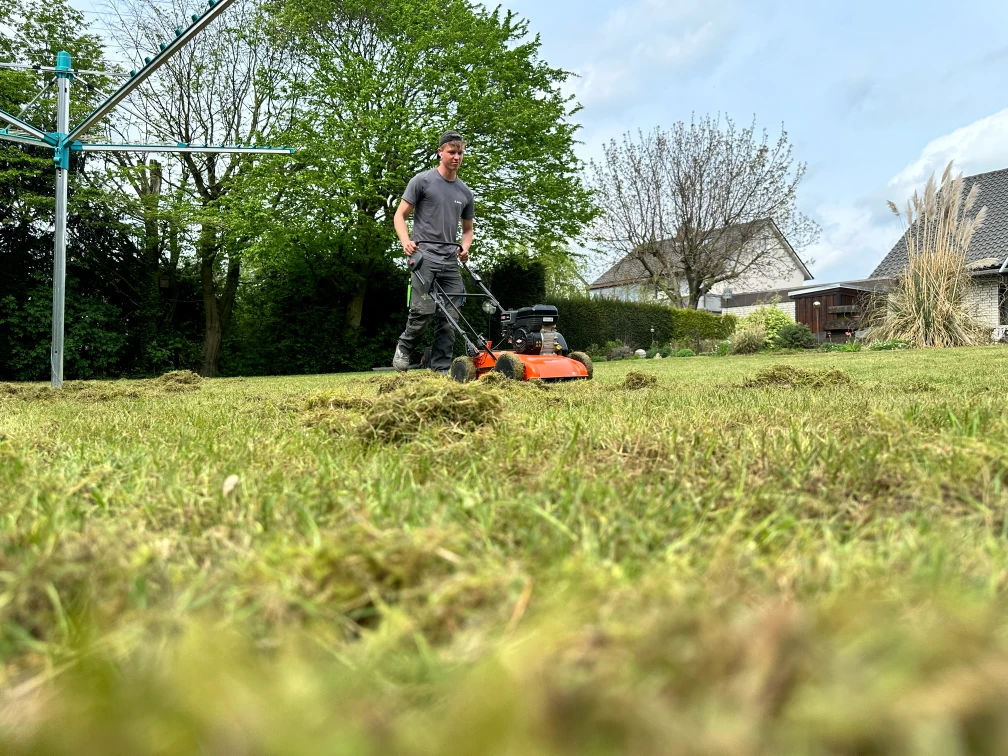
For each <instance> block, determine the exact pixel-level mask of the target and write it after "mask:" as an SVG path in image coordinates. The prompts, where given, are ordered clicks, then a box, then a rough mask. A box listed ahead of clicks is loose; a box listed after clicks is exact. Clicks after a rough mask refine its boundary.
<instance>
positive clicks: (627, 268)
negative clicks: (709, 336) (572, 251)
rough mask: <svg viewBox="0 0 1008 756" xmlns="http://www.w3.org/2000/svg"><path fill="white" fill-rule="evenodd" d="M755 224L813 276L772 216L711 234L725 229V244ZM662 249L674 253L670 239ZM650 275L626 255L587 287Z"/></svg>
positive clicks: (641, 279)
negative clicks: (767, 229)
mask: <svg viewBox="0 0 1008 756" xmlns="http://www.w3.org/2000/svg"><path fill="white" fill-rule="evenodd" d="M757 224H760V225H762V224H768V225H769V227H770V229H771V231H773V233H774V235H775V236H776V237H777V238H778V239H779V240H780V241H781V243H782V244H783V246H784V249H785V250H786V251H787V253H788V255H789V256H790V257H791V258H792V259H793V260H794V262H795V263H797V265H798V268H799V270H801V272H802V276H803V277H804V279H805V280H806V281H808V280H810V279H811V278H812V277H813V276H812V274H811V273H810V272H809V269H808V268H807V267H806V266H805V263H804V262H802V259H801V258H800V257H798V254H797V253H796V252H795V251H794V248H793V247H792V246H791V243H790V242H789V241H788V240H787V239H786V238H785V237H784V234H783V233H781V230H780V229H779V228H778V227H777V224H776V223H774V221H773V219H772V218H764V219H763V220H757V221H751V222H749V223H744V224H737V225H735V226H730V227H727V228H726V229H722V228H719V229H715V230H714V231H712V232H711V234H712V235H713V234H717V233H719V232H721V231H727V232H728V233H724V234H720V235H719V241H720V242H721V243H722V244H727V238H726V237H728V236H729V235H730V234H731V233H732V232H736V233H741V232H742V229H743V228H747V227H750V226H754V225H757ZM661 246H662V250H663V251H666V250H667V253H668V254H669V255H670V257H671V255H672V254H675V249H674V242H673V240H671V239H666V240H665V241H663V242H662V243H661ZM650 278H651V275H650V274H649V273H648V272H647V269H646V268H645V267H644V265H643V263H641V261H640V260H639V259H637V258H635V257H631V256H630V255H627V256H626V257H624V258H622V259H621V260H619V261H618V262H617V263H616V264H615V265H613V266H612V267H611V268H609V270H607V271H606V272H605V273H603V274H602V275H601V276H599V277H598V278H596V279H595V281H593V282H592V284H591V285H590V286H589V287H588V288H589V289H606V288H609V287H611V286H627V285H630V284H639V283H643V282H645V281H648V280H650Z"/></svg>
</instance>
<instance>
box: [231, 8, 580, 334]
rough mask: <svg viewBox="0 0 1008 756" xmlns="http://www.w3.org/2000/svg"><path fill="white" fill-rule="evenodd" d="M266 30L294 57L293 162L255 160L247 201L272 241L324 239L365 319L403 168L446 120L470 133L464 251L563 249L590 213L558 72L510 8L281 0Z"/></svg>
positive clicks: (422, 156)
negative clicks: (470, 206)
mask: <svg viewBox="0 0 1008 756" xmlns="http://www.w3.org/2000/svg"><path fill="white" fill-rule="evenodd" d="M276 8H277V12H278V17H279V18H280V19H281V21H280V22H279V23H278V24H277V26H276V29H275V31H274V33H275V34H278V35H289V36H286V37H285V39H286V44H287V46H288V47H289V49H290V50H291V53H292V55H293V56H295V57H296V59H297V60H298V61H299V62H300V65H299V66H298V72H299V75H298V77H297V78H296V79H291V81H290V82H289V84H288V87H289V89H290V90H291V91H292V92H293V93H294V94H295V95H296V99H297V100H298V102H300V103H301V107H300V109H299V111H298V117H297V118H296V120H295V123H294V125H293V127H292V129H291V130H290V132H289V134H288V135H287V136H286V140H287V141H288V142H291V143H292V144H293V145H294V146H296V147H298V149H299V152H298V153H297V155H296V159H295V161H293V163H291V164H290V165H289V166H287V167H285V168H281V169H280V170H273V169H272V166H266V165H265V164H261V165H260V169H259V172H258V175H256V177H255V180H254V181H252V182H251V186H250V190H249V191H245V192H243V193H242V195H241V196H242V197H244V198H246V200H247V201H248V202H249V203H250V204H249V205H248V206H246V208H244V210H243V211H242V212H241V213H238V214H237V215H239V216H240V217H242V218H244V219H245V220H246V222H247V223H248V224H249V226H250V229H251V230H250V236H251V235H252V234H254V233H256V231H257V230H261V229H264V228H266V229H268V230H269V231H268V233H266V234H261V235H260V236H259V238H260V241H261V246H262V247H263V248H265V249H267V250H275V249H277V248H278V247H283V246H292V247H293V248H294V250H295V252H294V254H298V250H301V249H304V250H308V249H328V250H330V253H331V254H332V255H333V256H334V257H335V258H337V259H338V260H339V262H340V263H341V272H340V274H339V275H340V277H341V278H342V283H343V285H344V286H345V287H346V288H347V289H348V291H349V296H348V297H347V300H346V322H347V324H348V325H349V326H358V325H359V324H360V317H361V313H362V312H363V311H364V306H363V303H364V298H365V295H366V291H367V286H368V280H369V278H371V277H372V276H374V275H376V273H379V272H381V271H384V270H386V269H387V268H388V267H389V265H390V264H393V263H394V262H395V261H396V260H397V259H398V258H400V257H401V254H402V252H401V250H400V249H398V245H397V244H396V243H395V234H394V231H393V228H392V216H393V213H394V211H395V208H396V207H397V205H398V203H399V200H400V197H401V196H402V192H403V190H404V189H405V187H406V184H407V182H408V181H409V179H410V178H411V177H412V176H413V175H414V174H416V173H418V172H419V171H422V170H425V169H427V168H431V167H433V166H434V165H435V164H436V160H435V147H436V144H437V138H438V136H439V134H440V133H441V132H442V131H444V130H445V129H446V128H456V129H459V130H460V131H461V132H462V133H463V134H464V135H465V136H466V138H467V140H468V151H467V156H466V160H465V162H464V164H463V167H462V172H461V176H462V178H463V180H465V181H466V183H467V184H469V185H470V186H471V187H472V188H473V189H474V193H475V194H476V198H477V210H476V229H477V239H478V243H477V245H476V246H475V247H474V259H476V260H480V259H482V260H483V261H485V262H492V261H493V260H494V259H497V258H500V257H504V256H507V255H508V254H511V253H513V252H514V251H515V250H520V249H523V248H524V249H527V250H531V252H530V253H529V254H530V256H533V257H534V256H536V255H539V254H542V255H552V256H556V255H562V254H566V249H567V247H568V245H567V242H568V240H570V239H572V238H575V237H577V236H578V235H580V234H581V233H582V231H583V229H584V228H585V227H586V225H587V224H588V223H589V222H590V221H591V219H592V217H593V214H594V209H593V204H592V201H591V197H590V195H589V193H588V192H587V190H586V189H585V188H584V186H583V185H582V183H581V181H580V178H579V175H580V169H581V165H580V163H579V161H578V160H577V158H576V156H575V154H574V151H573V147H574V143H575V134H576V131H577V128H578V126H577V125H576V124H575V123H574V122H573V121H572V116H573V115H574V114H575V113H576V112H577V110H578V108H577V106H576V104H575V103H574V102H573V101H572V100H571V98H569V97H567V96H565V95H564V94H563V93H562V91H561V85H562V84H563V82H564V81H566V79H567V78H568V73H567V72H565V71H563V70H560V69H558V68H554V67H551V66H549V65H548V64H547V63H546V62H545V61H543V60H542V58H541V57H540V50H539V48H540V43H539V39H538V37H534V36H531V35H530V34H529V31H528V25H527V23H526V22H525V21H523V20H521V19H519V18H517V17H516V16H515V15H514V14H512V13H503V12H501V11H500V10H495V11H487V10H485V9H484V8H483V7H482V6H479V5H476V4H473V3H471V2H468V0H448V2H443V1H441V0H389V1H388V2H383V3H374V2H371V1H370V0H321V2H314V1H313V2H305V0H286V1H285V2H279V3H278V4H277V6H276Z"/></svg>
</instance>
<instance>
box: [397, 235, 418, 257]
mask: <svg viewBox="0 0 1008 756" xmlns="http://www.w3.org/2000/svg"><path fill="white" fill-rule="evenodd" d="M400 244H402V248H403V252H405V253H406V255H407V256H409V255H412V254H413V253H414V252H416V251H417V243H416V242H415V241H413V240H412V239H407V240H406V241H404V242H400Z"/></svg>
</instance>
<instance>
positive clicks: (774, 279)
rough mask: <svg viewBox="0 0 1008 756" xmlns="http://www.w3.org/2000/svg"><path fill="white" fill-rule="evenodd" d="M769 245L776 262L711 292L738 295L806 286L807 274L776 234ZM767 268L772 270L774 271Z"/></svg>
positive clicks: (761, 266)
mask: <svg viewBox="0 0 1008 756" xmlns="http://www.w3.org/2000/svg"><path fill="white" fill-rule="evenodd" d="M768 243H769V244H773V245H774V250H773V255H774V257H776V262H774V263H772V264H771V263H767V265H760V266H759V268H760V270H753V271H750V272H748V273H745V274H743V275H741V276H739V277H738V278H736V279H735V280H734V281H725V282H723V283H719V284H717V285H715V286H714V287H713V288H712V289H711V291H712V292H713V293H715V294H724V292H725V291H731V293H732V294H733V295H738V294H748V293H750V292H755V291H771V290H773V289H788V288H794V287H798V286H801V285H802V284H804V283H805V274H804V273H803V272H802V269H801V267H800V266H799V265H798V263H797V262H795V259H794V257H793V256H792V255H791V253H790V252H788V250H787V248H786V247H785V246H784V245H783V244H782V243H781V241H780V238H779V237H778V236H777V235H776V234H774V236H773V238H772V239H771V240H770V241H769V242H768ZM767 268H772V270H768V269H767Z"/></svg>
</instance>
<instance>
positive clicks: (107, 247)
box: [0, 0, 131, 380]
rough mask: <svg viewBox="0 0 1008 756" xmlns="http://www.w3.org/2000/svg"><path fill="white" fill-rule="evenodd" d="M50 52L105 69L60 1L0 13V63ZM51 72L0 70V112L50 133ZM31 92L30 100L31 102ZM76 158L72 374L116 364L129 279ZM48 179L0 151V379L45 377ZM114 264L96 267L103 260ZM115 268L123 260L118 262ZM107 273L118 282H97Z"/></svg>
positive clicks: (17, 149)
mask: <svg viewBox="0 0 1008 756" xmlns="http://www.w3.org/2000/svg"><path fill="white" fill-rule="evenodd" d="M60 50H66V51H68V52H69V53H70V54H71V56H72V58H73V60H74V64H75V66H79V67H80V68H83V69H88V70H92V71H102V70H105V69H106V63H105V61H104V59H103V56H102V48H101V39H100V38H99V37H98V36H97V35H94V34H92V33H90V31H89V30H88V27H87V24H86V23H85V21H84V17H83V15H82V14H81V13H80V12H79V11H76V10H75V9H73V8H72V7H70V6H69V5H68V4H67V3H66V2H64V0H54V1H53V2H40V1H39V0H22V1H21V2H16V3H12V4H10V5H7V6H5V7H4V8H3V9H2V10H0V59H2V60H5V61H10V62H15V63H22V64H29V65H34V64H38V65H40V66H43V65H44V66H51V65H52V64H53V62H54V61H55V59H56V53H57V52H58V51H60ZM51 78H52V76H51V74H48V73H44V72H42V71H33V70H26V71H25V70H20V71H12V70H6V69H5V70H0V108H3V109H4V110H6V111H7V112H11V113H15V114H18V113H22V108H23V107H26V106H27V110H25V111H24V114H23V117H24V118H25V119H26V120H29V121H31V122H32V123H34V124H36V125H39V126H40V127H41V128H44V129H45V130H47V131H52V130H55V126H56V108H55V106H56V96H55V89H54V88H53V87H52V86H51ZM110 84H111V80H110V79H108V78H107V77H104V76H100V75H98V76H90V75H89V76H82V77H80V78H79V80H78V81H77V82H76V83H75V94H74V98H73V100H72V106H73V107H72V112H71V113H72V114H71V117H72V118H79V117H81V116H83V115H84V114H85V113H87V112H89V110H90V109H91V108H92V107H94V105H95V104H96V102H97V101H98V99H99V98H100V97H101V90H102V89H103V88H105V87H107V86H109V85H110ZM36 95H38V97H37V98H36ZM85 168H86V164H85V160H84V157H83V156H81V155H79V154H78V155H72V156H71V174H70V176H71V181H70V192H69V207H70V217H69V223H68V236H69V240H70V243H69V244H68V256H67V282H66V283H67V292H68V296H67V332H66V342H65V349H66V368H67V374H68V375H70V376H74V377H90V376H95V375H108V374H112V373H118V372H120V371H121V370H122V369H123V366H124V361H125V359H126V355H127V351H126V341H127V330H128V329H127V327H126V326H125V325H124V322H123V320H124V317H123V316H124V310H125V309H127V308H128V307H129V301H128V298H126V297H124V296H123V295H122V290H121V289H120V288H119V287H118V283H119V281H120V280H122V279H129V278H130V273H131V271H130V269H129V260H130V244H129V241H128V239H126V238H125V235H124V233H123V231H124V229H123V227H122V226H121V224H119V222H118V220H117V219H116V218H115V217H113V216H111V215H110V214H109V213H108V212H106V211H105V209H104V208H103V207H102V206H101V203H95V202H93V200H94V194H93V192H89V191H87V190H86V187H85V186H84V182H82V181H81V177H82V175H83V171H84V169H85ZM54 194H55V173H54V171H53V165H52V153H51V151H42V150H37V149H35V148H33V147H27V146H21V145H12V144H9V143H3V144H2V145H0V270H3V272H4V276H3V278H2V279H0V377H2V378H14V379H19V380H26V379H27V380H38V379H40V378H43V377H46V376H48V374H49V337H50V333H51V313H52V254H53V212H54V204H55V202H54ZM113 259H114V260H116V261H117V263H118V264H116V265H114V266H112V265H106V263H108V261H110V260H113ZM123 263H125V264H123ZM113 267H114V269H115V271H116V273H117V275H118V276H120V277H121V278H120V279H111V278H108V277H106V276H105V275H104V274H103V273H104V269H105V268H113Z"/></svg>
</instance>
